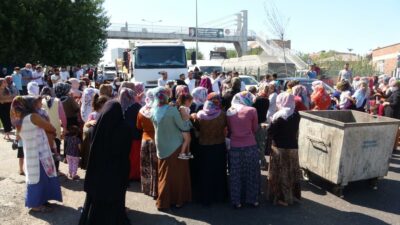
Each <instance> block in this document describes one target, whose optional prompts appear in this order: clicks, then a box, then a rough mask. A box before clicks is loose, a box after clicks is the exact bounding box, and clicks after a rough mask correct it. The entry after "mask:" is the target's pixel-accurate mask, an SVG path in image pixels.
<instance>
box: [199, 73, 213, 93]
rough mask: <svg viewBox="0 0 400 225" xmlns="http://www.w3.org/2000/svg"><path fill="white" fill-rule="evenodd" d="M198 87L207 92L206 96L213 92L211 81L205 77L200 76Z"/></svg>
mask: <svg viewBox="0 0 400 225" xmlns="http://www.w3.org/2000/svg"><path fill="white" fill-rule="evenodd" d="M199 86H200V87H204V88H206V89H207V92H208V93H207V94H210V93H211V92H213V90H212V83H211V80H210V78H208V77H207V76H202V77H201V80H200V85H199Z"/></svg>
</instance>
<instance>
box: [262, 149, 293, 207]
mask: <svg viewBox="0 0 400 225" xmlns="http://www.w3.org/2000/svg"><path fill="white" fill-rule="evenodd" d="M269 166H270V167H269V179H268V198H269V199H270V200H272V201H273V202H274V204H276V203H277V202H278V201H279V200H280V201H284V202H286V203H288V204H293V202H294V200H300V198H301V187H300V178H301V171H300V166H299V154H298V150H297V149H282V148H277V147H275V146H272V152H271V161H270V164H269Z"/></svg>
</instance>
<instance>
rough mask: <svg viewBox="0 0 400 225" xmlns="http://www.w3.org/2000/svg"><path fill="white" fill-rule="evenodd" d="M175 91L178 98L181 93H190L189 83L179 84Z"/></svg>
mask: <svg viewBox="0 0 400 225" xmlns="http://www.w3.org/2000/svg"><path fill="white" fill-rule="evenodd" d="M175 92H176V98H178V97H179V96H180V95H188V94H190V92H189V88H188V86H187V85H178V86H176V89H175Z"/></svg>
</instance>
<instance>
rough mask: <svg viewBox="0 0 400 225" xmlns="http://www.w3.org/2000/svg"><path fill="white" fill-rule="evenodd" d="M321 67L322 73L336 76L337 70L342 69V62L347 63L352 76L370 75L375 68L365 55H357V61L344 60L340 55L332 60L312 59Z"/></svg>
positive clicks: (374, 71) (374, 72) (373, 72)
mask: <svg viewBox="0 0 400 225" xmlns="http://www.w3.org/2000/svg"><path fill="white" fill-rule="evenodd" d="M314 62H316V63H317V64H318V66H319V67H321V69H322V75H325V76H328V77H336V76H338V74H339V71H340V70H342V69H343V66H344V64H346V63H349V66H350V69H351V70H352V71H353V76H372V75H374V74H376V72H377V71H376V70H375V68H374V66H373V65H372V63H371V61H370V60H369V59H368V58H367V57H361V56H360V57H359V60H357V61H350V62H348V61H345V60H343V59H342V58H340V57H335V59H334V60H332V61H323V60H316V61H314Z"/></svg>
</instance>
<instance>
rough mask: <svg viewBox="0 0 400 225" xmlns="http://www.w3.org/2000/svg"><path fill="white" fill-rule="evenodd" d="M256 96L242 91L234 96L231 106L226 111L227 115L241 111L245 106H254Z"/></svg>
mask: <svg viewBox="0 0 400 225" xmlns="http://www.w3.org/2000/svg"><path fill="white" fill-rule="evenodd" d="M255 98H256V97H255V96H254V95H253V94H252V93H250V92H248V91H242V92H239V93H237V94H236V95H235V96H233V99H232V103H231V107H230V108H229V109H228V111H227V112H226V115H228V116H233V115H235V114H237V113H238V112H240V110H242V109H243V107H244V106H252V105H253V103H254V99H255Z"/></svg>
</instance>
